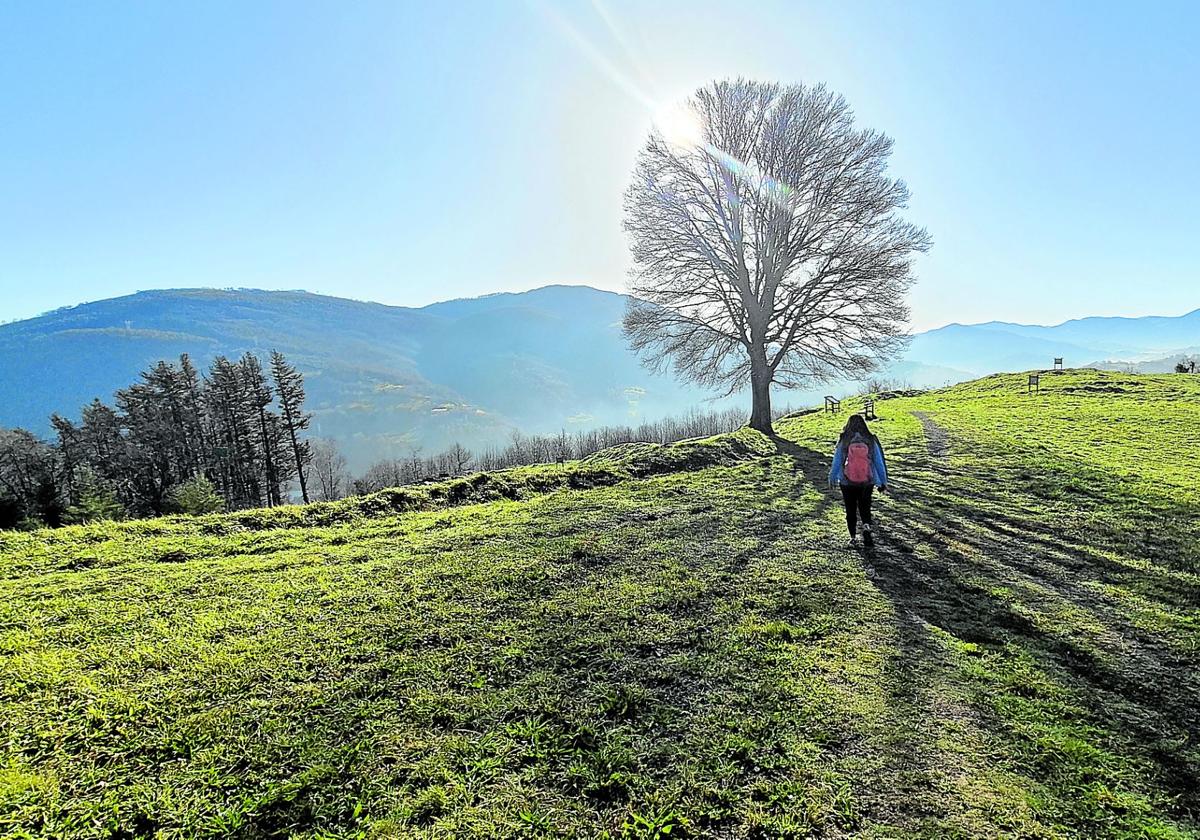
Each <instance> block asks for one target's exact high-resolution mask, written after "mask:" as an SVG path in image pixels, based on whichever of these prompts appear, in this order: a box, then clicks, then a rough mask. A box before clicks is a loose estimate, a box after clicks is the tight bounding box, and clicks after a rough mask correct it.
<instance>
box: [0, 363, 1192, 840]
mask: <svg viewBox="0 0 1200 840" xmlns="http://www.w3.org/2000/svg"><path fill="white" fill-rule="evenodd" d="M1194 381H1195V380H1191V379H1188V378H1186V377H1130V376H1128V375H1124V374H1095V373H1075V372H1070V373H1066V374H1063V375H1061V376H1057V377H1051V376H1047V377H1044V379H1043V383H1047V384H1043V393H1042V395H1041V396H1040V397H1036V398H1033V397H1029V398H1027V397H1026V395H1025V394H1024V385H1023V380H1022V379H1021V378H1019V377H1008V378H1005V377H996V378H991V379H988V380H982V381H980V382H978V383H972V384H968V385H965V386H961V387H959V388H956V389H951V390H949V391H946V392H941V393H933V394H929V395H925V396H922V397H916V398H909V399H896V400H887V401H882V402H880V403H879V404H878V410H879V413H880V420H879V421H878V422H877V423H875V424H874V428H875V430H876V431H877V432H878V434H879V435H880V437H881V438H882V439H883V441H884V443H885V446H887V449H888V454H889V459H890V467H891V470H892V472H893V473H894V475H895V481H894V485H893V489H894V491H895V493H894V495H893V496H890V497H887V496H885V497H883V498H881V499H880V500H879V503H878V508H879V517H880V522H881V526H882V528H883V532H884V538H883V540H882V541H881V545H880V547H879V548H878V549H877V551H876V552H875V553H873V554H871V555H864V554H860V553H858V552H855V551H851V550H849V549H847V548H845V547H844V545H843V544H844V536H843V527H844V526H843V525H842V523H841V521H840V520H841V515H840V510H839V506H838V504H836V503H835V502H834V500H833V498H832V496H830V495H829V494H827V493H826V492H825V490H824V488H823V481H824V473H825V471H826V470H827V466H828V461H827V450H828V449H829V448H830V445H831V440H832V438H833V436H834V434H835V433H836V430H837V428H838V427H839V426H840V424H841V423H842V422H844V419H845V415H842V416H840V417H831V416H825V415H819V414H818V415H808V416H805V417H800V418H796V419H791V420H785V421H782V422H781V423H780V425H779V430H780V432H781V435H782V438H781V439H780V440H779V441H772V440H769V439H767V438H763V437H761V436H756V435H755V434H754V433H750V432H745V431H743V432H739V433H737V434H736V435H733V436H730V437H726V438H717V439H712V440H709V441H705V442H700V443H689V444H684V445H682V446H679V447H667V448H665V449H664V448H653V447H651V448H646V447H627V448H625V449H623V450H621V451H619V452H616V453H609V454H607V455H605V456H603V457H600V458H596V459H590V460H589V461H586V462H582V463H580V464H572V465H568V466H567V467H565V468H561V467H536V468H528V469H523V470H518V471H514V472H513V473H510V474H507V475H499V476H492V477H489V478H488V479H486V480H480V479H474V480H472V479H465V480H464V481H465V482H466V484H463V485H460V489H458V490H452V489H450V485H445V486H440V487H424V488H412V489H407V490H404V491H391V492H389V493H385V494H380V496H378V497H371V498H369V499H367V500H351V501H348V502H345V503H339V504H336V505H325V506H313V507H310V508H296V509H290V510H277V511H251V512H244V513H241V514H233V515H228V516H222V517H205V518H201V519H197V520H155V521H149V522H135V523H122V524H119V525H113V524H109V525H95V526H87V527H80V528H70V529H63V530H61V531H59V532H39V533H34V534H17V535H6V536H4V537H3V543H2V550H3V558H2V559H0V835H3V834H10V835H13V836H33V837H41V836H64V837H133V836H152V835H155V834H157V835H159V836H165V837H171V836H175V837H196V836H209V837H223V836H230V835H236V836H246V837H269V836H300V837H317V836H321V837H335V836H405V837H407V836H430V837H434V836H446V837H450V836H510V835H511V836H517V835H522V834H526V835H533V836H553V835H568V836H570V835H579V836H596V835H598V834H602V833H604V832H607V833H608V834H609V836H613V837H617V836H623V835H624V836H630V837H653V836H667V837H678V836H717V837H802V836H811V835H833V836H846V835H859V836H896V835H924V836H930V837H944V836H980V835H987V836H1006V835H1008V836H1011V835H1024V836H1036V837H1070V836H1081V835H1082V836H1129V837H1133V836H1137V837H1147V836H1153V837H1181V836H1194V835H1195V834H1196V832H1197V830H1198V828H1197V824H1198V817H1197V810H1198V809H1200V800H1198V797H1197V793H1196V791H1197V785H1198V780H1200V752H1198V748H1197V740H1196V739H1197V737H1198V736H1200V731H1198V730H1200V710H1198V701H1197V699H1196V698H1197V697H1198V696H1200V684H1198V680H1197V676H1196V674H1197V666H1198V665H1200V616H1198V614H1197V604H1198V603H1200V578H1198V576H1197V572H1198V569H1200V556H1198V551H1200V549H1198V547H1197V546H1198V544H1200V532H1198V531H1197V527H1198V526H1197V525H1196V524H1195V523H1196V514H1197V499H1196V496H1195V487H1196V486H1197V481H1200V452H1197V449H1196V446H1197V444H1196V442H1195V441H1194V440H1193V439H1191V438H1189V437H1187V436H1186V435H1183V434H1182V432H1183V431H1185V430H1186V428H1187V427H1188V425H1189V424H1191V428H1192V429H1193V430H1194V429H1195V428H1197V427H1200V424H1197V423H1196V422H1195V421H1196V419H1197V418H1196V415H1195V412H1196V408H1195V406H1196V404H1197V402H1196V400H1197V397H1200V389H1197V388H1195V387H1194V386H1192V384H1191V383H1192V382H1194ZM1110 386H1111V387H1110ZM1117 386H1119V388H1120V390H1115V389H1114V388H1116V387H1117ZM914 411H915V412H922V413H924V414H925V416H926V420H927V422H932V423H935V424H937V426H939V427H940V428H942V429H944V430H945V431H946V432H947V434H948V435H949V445H950V448H949V451H948V454H947V455H945V456H944V457H935V456H931V455H930V453H929V450H928V447H927V445H926V438H925V433H924V431H923V427H922V423H921V421H920V419H918V417H916V416H914V415H913V414H912V413H911V412H914ZM1147 427H1152V428H1151V429H1148V428H1147ZM1154 430H1157V431H1154ZM1160 433H1161V435H1162V436H1163V437H1165V438H1167V439H1169V440H1170V441H1172V445H1178V447H1180V449H1179V450H1178V452H1179V457H1178V458H1176V459H1174V460H1171V461H1168V462H1164V461H1163V460H1162V459H1160V458H1157V457H1156V456H1155V455H1154V453H1156V452H1158V451H1160V450H1159V449H1158V448H1156V441H1157V440H1158V438H1159V434H1160ZM472 481H474V483H472ZM456 486H459V485H456ZM409 494H412V495H409Z"/></svg>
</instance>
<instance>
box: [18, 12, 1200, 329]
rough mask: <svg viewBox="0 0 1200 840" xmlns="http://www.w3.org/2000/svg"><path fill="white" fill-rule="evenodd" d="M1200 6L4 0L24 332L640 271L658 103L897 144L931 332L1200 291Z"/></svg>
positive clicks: (1199, 298)
mask: <svg viewBox="0 0 1200 840" xmlns="http://www.w3.org/2000/svg"><path fill="white" fill-rule="evenodd" d="M1198 42H1200V4H1195V3H1190V2H1189V3H1178V4H1171V3H1167V2H1154V3H1132V2H1131V3H1128V4H1125V5H1106V4H1103V3H1082V2H1079V3H1059V4H1052V3H1044V2H1030V3H1017V2H966V3H964V2H944V3H942V2H906V3H898V2H882V3H866V2H850V3H832V2H830V3H801V2H779V3H773V2H758V3H755V2H730V3H716V2H705V1H704V0H657V2H654V3H641V2H636V3H635V2H627V1H626V0H596V2H589V0H581V2H563V3H551V2H541V0H511V2H502V0H495V2H478V3H471V2H464V1H463V0H458V1H457V2H453V3H441V2H434V1H433V0H430V1H429V2H399V1H398V0H396V1H394V2H384V3H371V2H362V0H355V2H353V3H343V2H328V3H304V2H299V1H298V0H287V2H278V3H269V2H244V0H238V2H229V3H220V2H214V0H204V2H193V3H174V2H172V3H163V2H97V1H96V0H88V2H78V3H61V2H51V3H40V2H26V3H17V2H7V3H0V320H7V319H11V318H18V317H27V316H30V315H34V314H36V313H38V312H41V311H44V310H47V309H51V308H54V307H58V306H63V305H69V304H74V303H78V302H80V301H85V300H97V299H100V298H105V297H111V296H114V295H119V294H125V293H128V292H132V291H135V290H138V289H149V288H163V287H179V286H250V287H261V288H277V289H297V288H302V289H307V290H310V291H314V292H323V293H328V294H338V295H344V296H347V297H355V298H360V299H366V300H376V301H381V302H384V303H394V304H406V305H419V304H424V303H428V302H431V301H434V300H441V299H446V298H450V297H459V296H468V295H477V294H482V293H486V292H491V291H499V290H519V289H527V288H532V287H534V286H539V285H545V284H548V283H586V284H590V285H594V286H599V287H602V288H609V289H614V290H620V289H621V288H622V287H623V286H624V282H625V271H626V268H627V266H628V259H627V256H626V243H625V240H624V235H623V233H622V230H621V194H622V191H623V190H624V187H625V185H626V183H627V181H628V178H629V173H630V170H631V167H632V164H633V159H634V156H635V154H636V152H637V149H638V146H639V145H640V143H641V142H642V140H643V138H644V136H645V134H646V132H647V131H648V130H649V126H650V121H651V116H652V112H651V107H650V106H649V105H648V104H647V102H650V103H654V102H664V103H665V102H670V101H672V100H675V99H677V98H679V97H682V96H683V95H685V94H686V93H688V92H689V91H691V90H692V89H694V88H695V87H697V86H698V85H701V84H703V83H704V82H706V81H708V80H710V79H713V78H721V77H729V76H739V75H741V76H747V77H752V78H758V79H768V80H780V81H785V82H788V81H806V82H817V81H823V82H825V83H827V84H828V85H829V86H831V87H832V88H834V89H835V90H837V91H839V92H841V93H843V94H844V95H845V96H846V97H847V99H848V100H849V101H850V103H851V105H852V106H853V107H854V109H855V111H856V113H857V115H858V118H859V120H860V122H861V123H862V124H864V125H868V126H871V127H874V128H878V129H881V130H883V131H885V132H887V133H888V134H890V135H891V136H892V137H894V138H895V140H896V149H895V154H894V156H893V162H892V171H893V172H894V173H895V174H898V175H900V176H901V177H903V178H904V179H905V180H907V181H908V183H909V185H910V187H911V189H912V192H913V200H912V203H911V212H910V217H911V218H912V219H913V220H914V221H917V222H919V223H921V224H923V225H925V226H926V227H928V229H929V231H930V233H931V234H932V236H933V238H934V242H935V245H934V248H933V250H932V251H931V252H930V253H929V254H928V255H927V256H925V257H923V258H922V259H921V262H920V271H919V274H920V277H921V282H920V284H919V285H918V287H917V289H916V290H915V291H914V294H913V299H912V303H913V310H914V327H916V328H918V329H920V328H926V327H930V326H936V325H939V324H943V323H947V322H949V321H962V322H972V321H983V320H989V319H992V318H998V319H1006V320H1020V321H1026V322H1040V323H1052V322H1056V321H1060V320H1063V319H1066V318H1070V317H1075V316H1080V315H1088V314H1128V315H1138V314H1150V313H1154V314H1180V313H1183V312H1185V311H1188V310H1190V309H1194V308H1196V307H1200V283H1198V282H1197V279H1198V274H1200V270H1198V268H1197V260H1198V256H1197V254H1198V253H1200V247H1198V246H1200V205H1198V203H1197V199H1198V196H1200V168H1198V166H1197V149H1198V148H1200V147H1198V146H1197V136H1198V134H1200V49H1198V48H1197V43H1198Z"/></svg>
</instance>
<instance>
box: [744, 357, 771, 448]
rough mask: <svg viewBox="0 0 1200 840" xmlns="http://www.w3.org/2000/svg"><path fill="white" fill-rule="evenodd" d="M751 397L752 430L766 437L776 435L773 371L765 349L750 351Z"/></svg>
mask: <svg viewBox="0 0 1200 840" xmlns="http://www.w3.org/2000/svg"><path fill="white" fill-rule="evenodd" d="M750 396H751V399H752V402H751V408H750V424H749V425H750V428H751V429H755V430H757V431H760V432H762V433H763V434H765V435H773V434H775V430H774V429H773V428H771V369H770V367H769V366H768V365H767V354H766V349H765V348H755V349H754V350H751V351H750Z"/></svg>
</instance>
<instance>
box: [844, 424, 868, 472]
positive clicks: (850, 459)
mask: <svg viewBox="0 0 1200 840" xmlns="http://www.w3.org/2000/svg"><path fill="white" fill-rule="evenodd" d="M842 472H843V474H844V475H845V476H846V481H847V482H849V483H850V484H870V483H871V446H870V444H869V443H867V441H866V440H865V439H864V438H863V436H862V435H861V434H856V435H855V436H854V437H853V438H851V439H850V443H849V445H848V446H847V447H846V466H845V467H844V468H843V470H842Z"/></svg>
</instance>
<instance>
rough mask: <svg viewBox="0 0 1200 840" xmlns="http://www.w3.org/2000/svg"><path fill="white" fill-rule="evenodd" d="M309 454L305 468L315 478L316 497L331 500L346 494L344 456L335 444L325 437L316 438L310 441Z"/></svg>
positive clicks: (346, 478) (346, 476) (321, 499)
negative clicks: (309, 457)
mask: <svg viewBox="0 0 1200 840" xmlns="http://www.w3.org/2000/svg"><path fill="white" fill-rule="evenodd" d="M309 454H310V455H311V459H310V461H309V463H308V464H307V465H306V468H307V469H308V470H311V476H312V477H314V478H316V485H317V486H316V490H317V494H318V495H317V499H318V500H319V501H322V502H332V501H335V500H337V499H340V498H342V496H344V495H346V491H347V489H348V488H347V484H348V480H349V476H348V475H347V473H346V456H344V455H343V454H342V453H341V452H339V451H338V449H337V445H336V444H335V443H334V442H333V441H332V440H329V439H327V438H318V439H317V440H314V441H312V442H311V446H310V453H309Z"/></svg>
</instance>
